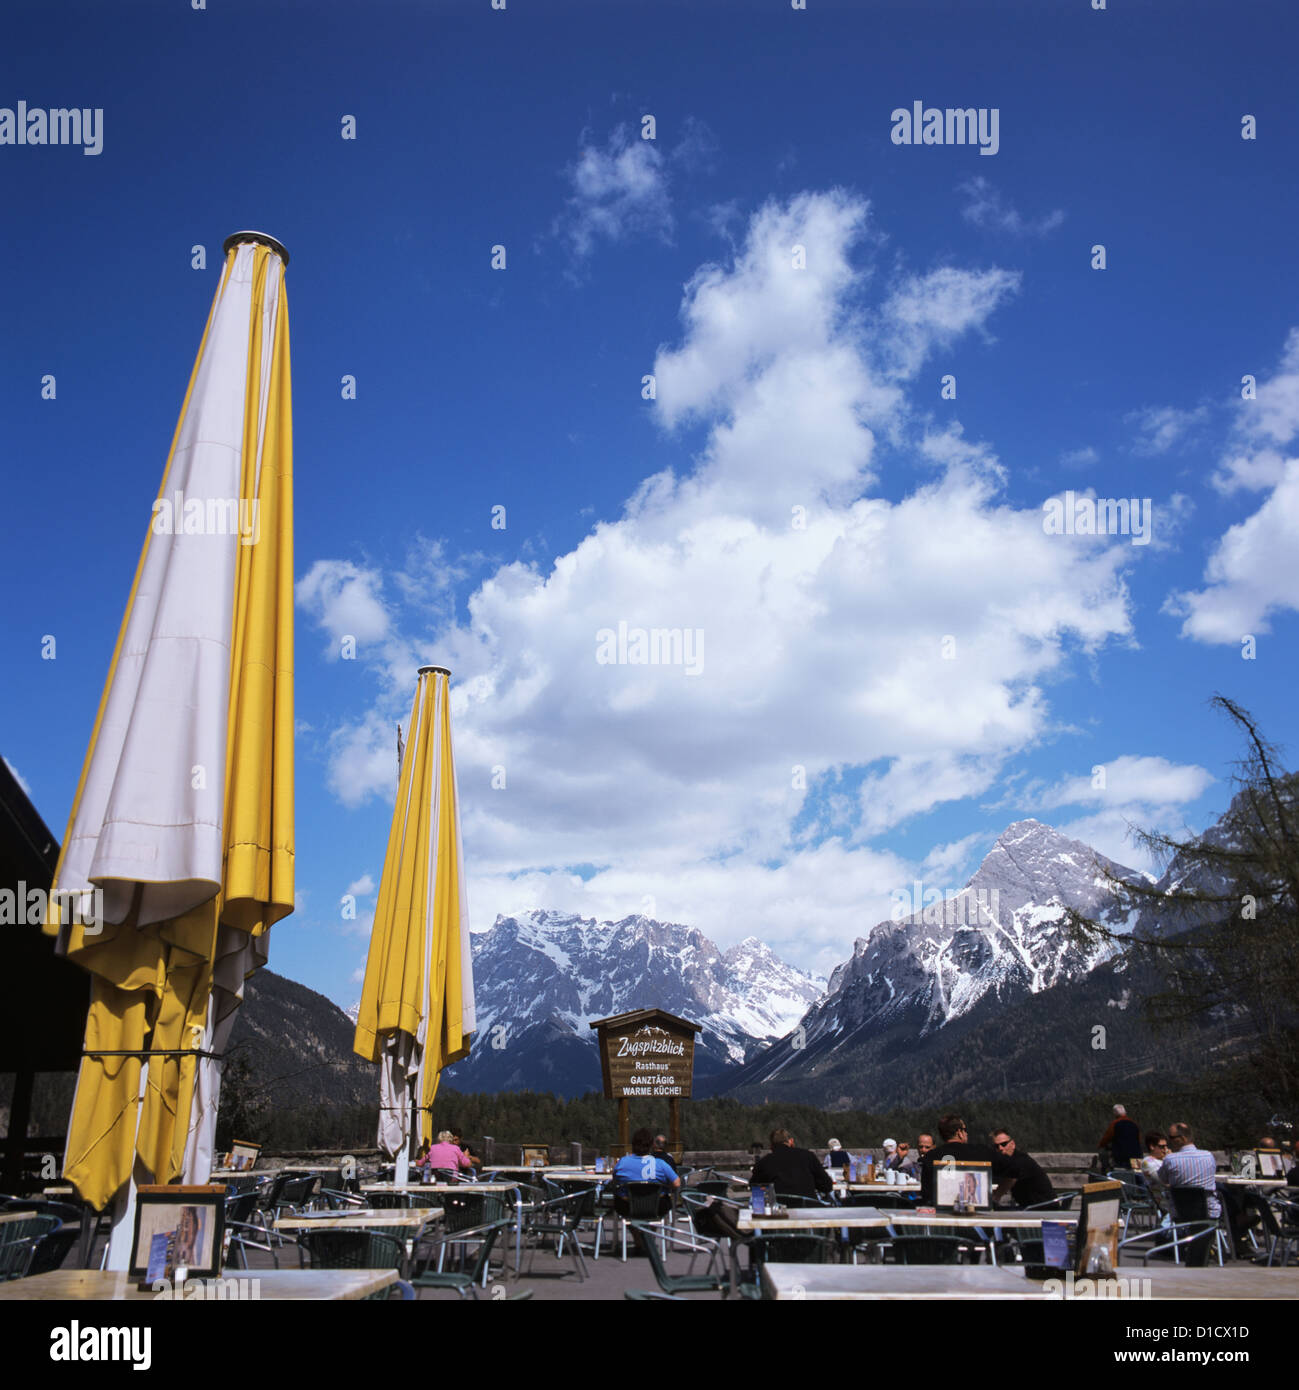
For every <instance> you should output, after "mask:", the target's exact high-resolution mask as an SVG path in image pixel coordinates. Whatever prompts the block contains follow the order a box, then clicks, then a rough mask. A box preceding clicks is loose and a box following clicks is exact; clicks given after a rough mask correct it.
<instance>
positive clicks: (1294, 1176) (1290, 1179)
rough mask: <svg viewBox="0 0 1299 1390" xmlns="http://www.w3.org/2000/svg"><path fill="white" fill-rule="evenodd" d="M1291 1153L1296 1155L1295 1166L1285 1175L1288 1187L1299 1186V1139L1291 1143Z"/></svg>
mask: <svg viewBox="0 0 1299 1390" xmlns="http://www.w3.org/2000/svg"><path fill="white" fill-rule="evenodd" d="M1291 1153H1292V1155H1293V1157H1294V1167H1293V1168H1291V1169H1290V1171H1289V1172H1288V1173H1287V1174H1286V1175H1285V1181H1286V1186H1287V1187H1299V1139H1296V1140H1295V1141H1294V1143H1293V1144H1292V1145H1291Z"/></svg>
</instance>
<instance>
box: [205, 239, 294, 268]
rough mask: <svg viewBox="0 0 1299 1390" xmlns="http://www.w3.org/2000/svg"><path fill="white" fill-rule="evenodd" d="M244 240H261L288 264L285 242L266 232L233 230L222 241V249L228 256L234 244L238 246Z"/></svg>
mask: <svg viewBox="0 0 1299 1390" xmlns="http://www.w3.org/2000/svg"><path fill="white" fill-rule="evenodd" d="M244 241H256V242H260V243H261V244H262V245H263V246H269V247H270V248H271V250H272V251H274V252H275V253H276V255H278V256H279V258H280V259H281V260H282V261H283V262H284V264H285V265H286V266H287V265H288V263H289V252H288V249H287V248H286V247H285V245H284V243H283V242H282V241H277V240H276V239H275V238H274V237H273V236H268V235H267V234H266V233H265V232H231V234H230V235H229V236H228V237H226V239H225V240H224V241H223V242H222V243H221V250H222V251H223V252H224V253H225V254H226V255H227V256H228V255H229V254H230V248H231V247H232V246H238V245H239V244H240V242H244Z"/></svg>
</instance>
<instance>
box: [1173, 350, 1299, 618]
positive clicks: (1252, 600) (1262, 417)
mask: <svg viewBox="0 0 1299 1390" xmlns="http://www.w3.org/2000/svg"><path fill="white" fill-rule="evenodd" d="M1296 439H1299V329H1291V330H1290V333H1289V336H1288V337H1287V339H1286V343H1285V347H1284V348H1283V350H1282V353H1281V360H1280V363H1279V365H1278V368H1277V371H1276V372H1275V373H1274V374H1273V376H1272V377H1271V378H1269V379H1265V380H1263V381H1260V382H1259V383H1258V389H1257V399H1256V400H1253V401H1246V400H1241V401H1240V402H1239V403H1238V405H1237V407H1236V420H1235V425H1234V428H1233V432H1232V437H1231V439H1230V441H1229V443H1228V448H1227V452H1226V455H1225V456H1224V458H1223V460H1222V464H1221V467H1220V468H1219V471H1218V472H1217V473H1216V474H1215V476H1214V483H1215V485H1216V486H1217V487H1218V488H1219V490H1220V491H1222V492H1224V493H1227V494H1230V493H1233V492H1236V491H1240V490H1248V491H1254V492H1260V491H1261V492H1265V493H1266V494H1267V495H1266V497H1265V498H1264V500H1263V502H1262V504H1261V505H1260V506H1259V508H1258V510H1257V511H1255V512H1254V513H1253V514H1252V515H1251V516H1249V517H1247V518H1246V519H1245V520H1244V521H1241V522H1237V523H1236V524H1235V525H1233V526H1231V527H1229V528H1228V529H1227V531H1226V532H1225V533H1224V534H1223V536H1222V537H1221V539H1220V540H1219V541H1218V544H1217V546H1216V548H1215V549H1214V551H1213V553H1212V554H1211V555H1210V557H1209V560H1208V563H1207V565H1206V566H1205V571H1204V579H1205V581H1206V586H1205V587H1204V588H1202V589H1199V590H1190V591H1185V592H1180V593H1174V594H1171V595H1170V596H1169V598H1168V600H1167V602H1166V603H1165V605H1164V610H1165V612H1168V613H1172V614H1174V615H1176V616H1178V617H1180V618H1182V619H1183V622H1182V635H1183V636H1184V637H1193V638H1195V639H1196V640H1197V641H1200V642H1210V643H1239V642H1240V641H1241V639H1242V638H1244V637H1245V636H1247V635H1257V634H1260V633H1267V632H1270V631H1271V625H1272V619H1273V617H1274V616H1275V615H1276V614H1277V613H1279V612H1284V611H1286V610H1295V609H1299V544H1297V543H1296V538H1299V452H1297V451H1296V448H1295V443H1296Z"/></svg>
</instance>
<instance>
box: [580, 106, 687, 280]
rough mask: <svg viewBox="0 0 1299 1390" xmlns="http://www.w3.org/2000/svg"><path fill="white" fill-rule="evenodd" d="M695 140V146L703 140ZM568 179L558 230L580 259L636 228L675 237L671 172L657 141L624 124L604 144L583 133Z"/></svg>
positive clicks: (640, 230) (641, 232)
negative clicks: (601, 145) (666, 165)
mask: <svg viewBox="0 0 1299 1390" xmlns="http://www.w3.org/2000/svg"><path fill="white" fill-rule="evenodd" d="M691 139H692V149H693V148H695V146H696V145H698V143H699V142H698V140H697V138H695V136H693V135H692V137H691ZM568 179H569V184H570V186H571V188H572V194H571V195H570V197H569V199H568V202H567V205H566V207H565V210H564V213H563V215H562V216H561V217H560V218H559V219H558V220H557V221H556V223H555V232H556V234H557V235H559V236H561V237H562V238H563V239H564V240H565V241H567V242H568V244H569V246H570V247H571V249H572V250H573V252H574V253H575V254H576V255H577V256H578V257H579V258H581V259H585V258H586V257H588V256H590V255H591V253H592V252H593V251H594V250H595V247H596V244H597V243H598V242H599V241H601V240H604V241H608V242H616V241H621V240H622V239H623V238H624V237H626V236H629V235H632V234H633V233H635V234H640V235H651V236H657V237H660V238H662V239H664V240H666V239H668V238H670V237H671V235H672V228H673V219H672V207H671V201H670V199H669V196H668V177H667V171H666V168H665V165H664V159H663V156H662V154H661V153H660V152H659V148H658V143H657V141H654V140H642V139H640V138H639V135H635V136H634V135H633V134H632V132H631V131H630V130H629V129H628V127H627V126H625V125H619V126H617V127H616V128H615V129H614V131H613V132H612V134H611V135H610V136H609V139H608V141H607V142H606V144H605V146H604V148H603V149H601V148H600V147H599V146H597V145H595V144H593V143H589V137H587V136H586V135H584V136H583V143H582V148H581V150H580V152H579V154H578V156H577V160H576V161H575V163H574V164H573V165H572V166H571V168H570V169H569V171H568Z"/></svg>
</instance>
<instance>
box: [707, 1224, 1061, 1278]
mask: <svg viewBox="0 0 1299 1390" xmlns="http://www.w3.org/2000/svg"><path fill="white" fill-rule="evenodd" d="M1044 1221H1061V1222H1063V1223H1064V1224H1065V1225H1077V1224H1078V1213H1077V1212H1076V1211H1017V1210H1015V1209H1014V1208H1011V1209H1009V1210H1006V1211H987V1212H982V1211H981V1212H972V1213H962V1214H961V1215H959V1216H958V1215H956V1214H955V1213H954V1212H944V1211H938V1212H932V1213H929V1212H918V1211H881V1210H880V1209H879V1208H878V1207H793V1208H791V1209H790V1210H789V1211H787V1212H786V1213H785V1215H784V1216H771V1215H764V1216H755V1215H754V1214H753V1213H752V1212H751V1211H748V1210H746V1209H745V1208H743V1207H741V1208H740V1211H739V1215H738V1218H737V1224H738V1225H739V1228H740V1230H741V1231H745V1232H752V1231H817V1230H836V1229H838V1228H839V1227H841V1226H847V1227H849V1228H850V1229H862V1228H864V1229H868V1230H886V1229H888V1228H890V1227H893V1228H908V1227H918V1226H924V1227H928V1226H943V1227H947V1228H949V1229H950V1228H955V1229H957V1230H964V1231H973V1232H975V1233H976V1234H977V1235H979V1236H980V1237H981V1239H982V1241H983V1243H985V1244H986V1245H987V1246H988V1254H989V1258H990V1259H991V1261H992V1265H991V1267H993V1268H995V1267H996V1264H997V1243H996V1239H997V1238H996V1234H995V1233H996V1232H997V1231H999V1230H1027V1229H1032V1228H1033V1227H1035V1226H1037V1227H1040V1226H1041V1225H1042V1223H1043V1222H1044ZM984 1231H991V1232H993V1235H992V1236H991V1238H989V1237H988V1236H985V1235H984V1234H983V1233H984ZM948 1267H950V1266H944V1268H948ZM731 1280H732V1287H733V1288H735V1287H736V1286H737V1285H738V1281H739V1266H738V1251H737V1250H732V1264H731Z"/></svg>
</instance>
